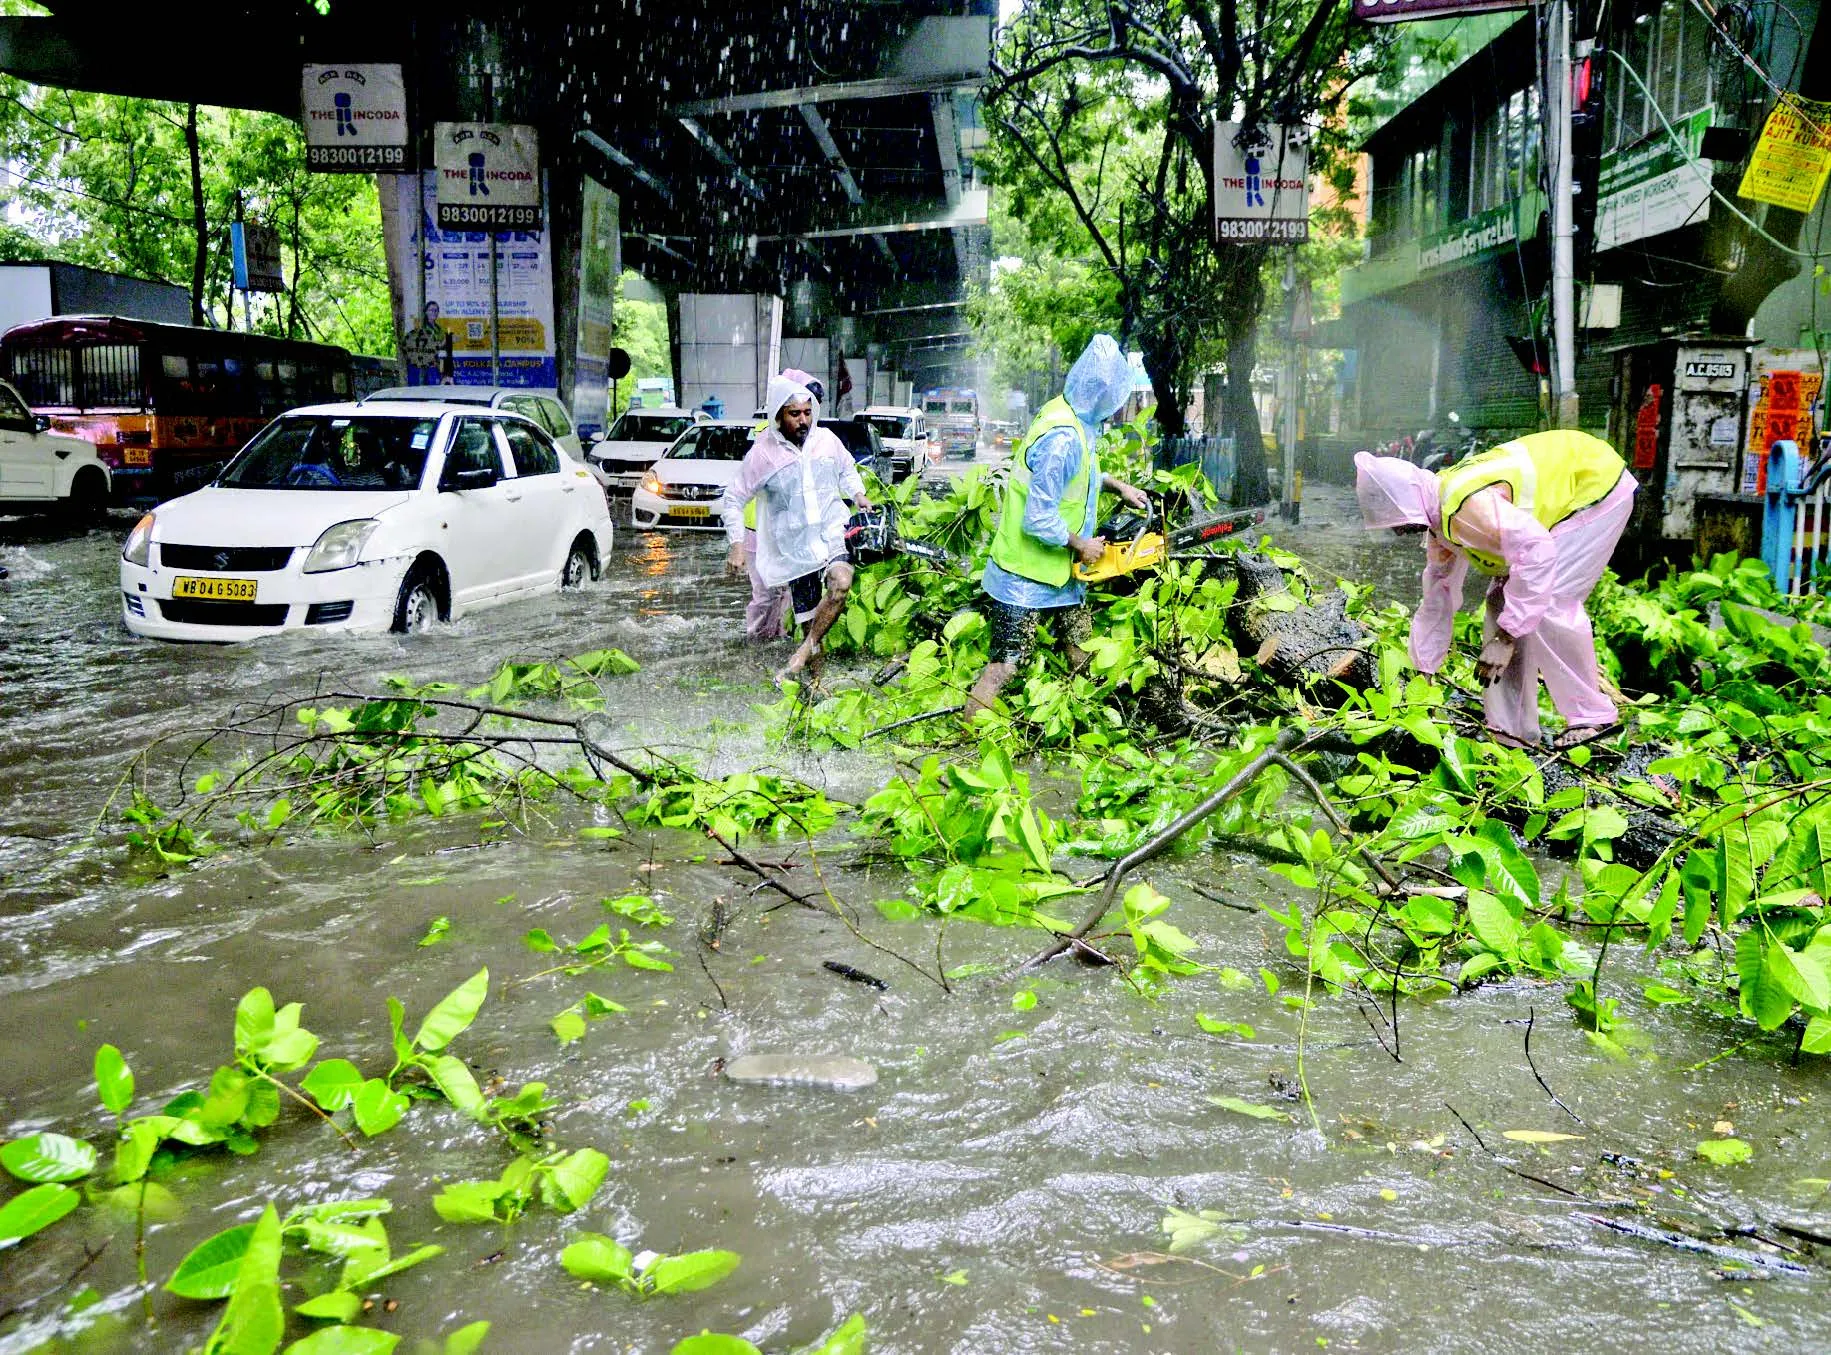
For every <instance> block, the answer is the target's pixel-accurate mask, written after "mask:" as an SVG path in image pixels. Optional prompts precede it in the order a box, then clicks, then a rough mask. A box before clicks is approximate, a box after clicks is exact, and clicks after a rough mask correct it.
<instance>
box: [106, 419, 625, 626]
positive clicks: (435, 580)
mask: <svg viewBox="0 0 1831 1355" xmlns="http://www.w3.org/2000/svg"><path fill="white" fill-rule="evenodd" d="M613 532H614V529H613V528H612V526H611V521H610V509H609V506H608V505H607V504H606V503H605V501H604V494H603V491H602V490H600V489H599V488H598V484H597V481H596V480H594V479H593V478H592V476H591V472H590V471H588V470H586V469H585V468H584V467H583V466H581V465H579V464H578V463H577V462H576V461H574V460H573V459H572V458H571V457H569V456H567V455H566V454H565V453H564V452H562V451H561V450H560V449H559V448H558V447H557V446H555V445H554V442H553V439H552V438H550V437H548V436H547V434H546V433H545V432H544V431H543V430H541V429H539V428H536V427H535V426H534V425H533V424H532V423H531V422H529V421H528V420H527V419H524V418H522V417H521V416H519V415H516V414H509V413H506V412H501V411H497V410H493V409H482V408H479V409H460V408H454V407H453V406H451V405H445V404H431V403H426V404H414V403H408V402H404V401H402V402H396V401H389V402H384V403H380V404H366V403H365V404H334V405H312V406H308V407H306V408H304V409H295V410H292V411H291V412H290V413H287V414H282V415H281V416H280V417H279V418H277V419H275V420H274V421H273V422H272V423H270V424H268V425H267V426H266V427H265V428H263V429H262V430H261V431H260V432H259V433H257V434H255V435H254V437H253V439H252V440H251V441H250V442H249V443H248V445H247V446H246V447H244V448H242V450H241V451H240V452H239V453H238V454H237V455H236V457H235V459H234V460H233V461H231V462H230V463H229V464H228V465H227V466H226V467H224V468H223V471H222V473H221V474H220V475H219V476H218V477H217V478H216V480H215V481H214V482H213V483H211V484H210V485H207V486H206V487H204V488H203V489H200V490H198V491H197V492H195V493H193V494H186V495H184V496H183V497H182V498H177V499H173V500H172V501H171V502H170V503H164V504H161V505H159V507H158V508H157V509H155V510H154V511H153V512H151V513H148V514H147V515H146V516H145V517H143V518H141V519H140V521H139V524H138V525H137V526H135V527H134V529H133V532H132V534H131V535H129V536H128V538H127V545H126V548H125V549H124V550H123V551H122V552H121V609H122V619H123V620H124V621H125V622H126V624H127V629H128V630H130V631H132V632H133V633H134V634H136V635H148V636H153V637H155V638H158V639H163V640H244V639H248V638H251V637H253V636H257V635H271V634H276V633H278V632H281V631H290V630H300V629H316V628H323V629H327V630H329V629H338V630H388V629H390V628H392V629H394V630H397V631H417V630H423V629H425V628H426V627H427V626H429V625H431V624H432V623H433V622H434V621H437V620H450V619H453V618H456V617H459V616H463V615H465V614H466V613H468V612H472V611H477V610H480V609H482V608H484V607H493V606H495V605H497V604H498V603H503V602H508V601H510V600H511V599H514V598H518V597H524V596H527V595H529V594H532V593H540V592H545V591H547V590H550V589H552V588H554V587H556V586H557V587H560V588H576V587H579V586H580V585H582V584H584V583H585V582H587V581H588V580H590V579H593V578H596V577H597V576H598V574H599V571H600V568H601V566H602V565H603V563H604V562H605V561H607V560H608V559H609V558H610V551H611V546H612V544H613V541H614V535H613Z"/></svg>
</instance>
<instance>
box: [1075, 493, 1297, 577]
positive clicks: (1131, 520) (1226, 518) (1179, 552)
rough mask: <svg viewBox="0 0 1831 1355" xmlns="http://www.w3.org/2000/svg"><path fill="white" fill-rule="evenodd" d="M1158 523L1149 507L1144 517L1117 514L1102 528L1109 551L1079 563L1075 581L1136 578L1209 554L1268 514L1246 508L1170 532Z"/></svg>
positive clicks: (1101, 526)
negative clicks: (1209, 548) (1211, 548)
mask: <svg viewBox="0 0 1831 1355" xmlns="http://www.w3.org/2000/svg"><path fill="white" fill-rule="evenodd" d="M1155 520H1156V510H1155V508H1154V507H1152V506H1147V507H1146V508H1145V510H1144V511H1143V512H1142V513H1140V512H1136V511H1133V510H1129V509H1128V510H1125V511H1122V512H1119V513H1115V514H1113V516H1112V517H1110V518H1108V519H1107V520H1106V521H1105V522H1103V523H1101V524H1100V535H1101V536H1102V537H1104V538H1105V539H1106V549H1105V551H1104V552H1102V553H1101V555H1100V558H1099V560H1097V561H1096V562H1095V563H1093V564H1091V565H1088V564H1082V563H1081V562H1080V561H1079V560H1077V561H1075V566H1074V576H1075V578H1077V579H1080V580H1081V581H1082V582H1083V583H1098V582H1099V581H1100V580H1102V579H1116V578H1118V577H1120V576H1121V575H1124V574H1135V573H1137V572H1138V571H1139V570H1141V569H1155V568H1156V567H1157V566H1158V565H1160V564H1162V563H1163V562H1164V561H1165V560H1177V559H1187V558H1188V557H1190V556H1194V555H1202V554H1206V551H1205V550H1203V549H1201V548H1203V547H1206V546H1211V545H1213V544H1214V543H1215V542H1217V541H1220V540H1222V539H1224V538H1226V537H1230V536H1232V535H1233V534H1234V533H1235V532H1238V531H1242V530H1244V529H1246V528H1248V527H1253V526H1257V525H1258V524H1260V523H1262V522H1264V521H1265V510H1264V509H1263V508H1242V509H1240V510H1238V511H1237V512H1232V513H1223V514H1221V515H1220V516H1219V517H1212V518H1203V519H1201V520H1200V521H1199V522H1191V523H1189V524H1187V525H1186V526H1182V527H1178V528H1176V529H1175V530H1174V531H1168V532H1166V531H1164V530H1163V529H1162V526H1161V524H1159V525H1158V526H1157V527H1156V528H1155V529H1153V525H1152V524H1153V523H1154V522H1155Z"/></svg>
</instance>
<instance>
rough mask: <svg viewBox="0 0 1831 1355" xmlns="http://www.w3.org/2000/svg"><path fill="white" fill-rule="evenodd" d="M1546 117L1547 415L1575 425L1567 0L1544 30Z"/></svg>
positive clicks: (1556, 5)
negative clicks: (1548, 199) (1549, 398)
mask: <svg viewBox="0 0 1831 1355" xmlns="http://www.w3.org/2000/svg"><path fill="white" fill-rule="evenodd" d="M1546 46H1547V48H1548V49H1549V52H1548V58H1547V60H1546V62H1545V118H1546V122H1547V124H1548V129H1547V130H1548V131H1549V133H1550V135H1549V136H1548V137H1546V144H1547V145H1548V146H1549V147H1550V149H1551V154H1552V156H1553V160H1552V166H1551V351H1552V363H1551V371H1552V416H1553V422H1554V423H1555V424H1556V425H1557V426H1558V427H1559V428H1575V427H1576V426H1577V324H1576V280H1577V279H1576V273H1577V268H1576V248H1575V242H1574V239H1573V236H1574V234H1575V230H1574V226H1575V222H1574V219H1573V218H1574V213H1573V211H1572V208H1571V164H1570V157H1571V147H1570V0H1553V3H1552V5H1551V8H1550V23H1549V25H1548V30H1547V33H1546Z"/></svg>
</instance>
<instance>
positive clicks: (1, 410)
mask: <svg viewBox="0 0 1831 1355" xmlns="http://www.w3.org/2000/svg"><path fill="white" fill-rule="evenodd" d="M50 426H51V423H50V420H49V419H46V418H44V417H42V416H41V415H37V414H34V413H32V411H31V409H30V407H28V406H27V404H26V402H25V401H24V400H22V399H20V398H19V392H18V391H16V390H14V389H13V388H12V387H11V386H9V385H7V384H6V382H4V381H0V508H5V509H9V510H10V509H11V508H13V507H14V505H18V506H19V507H22V508H23V507H26V506H28V505H29V506H31V507H56V508H60V509H63V510H65V511H67V512H69V513H70V514H71V515H72V516H79V517H99V516H100V515H101V513H102V512H103V510H104V509H106V508H107V506H108V484H109V480H108V467H107V466H106V465H104V464H103V463H102V458H101V457H99V456H97V455H96V451H95V446H94V444H92V443H88V442H84V441H83V440H82V439H81V438H73V437H70V436H68V435H66V434H63V433H51V432H47V431H46V430H47V429H48V428H49V427H50Z"/></svg>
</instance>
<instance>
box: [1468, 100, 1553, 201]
mask: <svg viewBox="0 0 1831 1355" xmlns="http://www.w3.org/2000/svg"><path fill="white" fill-rule="evenodd" d="M1539 141H1540V129H1539V91H1538V88H1537V86H1533V87H1531V88H1528V89H1521V90H1515V91H1514V92H1513V93H1512V94H1509V95H1507V96H1506V97H1505V98H1503V99H1502V100H1501V101H1500V102H1499V103H1497V104H1494V105H1492V106H1491V107H1489V108H1488V109H1487V111H1486V112H1485V113H1483V114H1482V115H1481V116H1480V117H1479V118H1478V119H1477V120H1476V123H1475V132H1474V139H1473V144H1472V145H1471V147H1470V154H1469V214H1470V215H1471V216H1473V215H1476V214H1478V213H1481V212H1487V211H1492V210H1493V209H1494V208H1496V207H1500V206H1502V205H1504V204H1506V203H1509V202H1515V201H1517V200H1518V199H1520V198H1521V197H1523V196H1525V194H1526V193H1527V192H1528V191H1529V190H1531V189H1534V188H1537V187H1538V182H1539Z"/></svg>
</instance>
